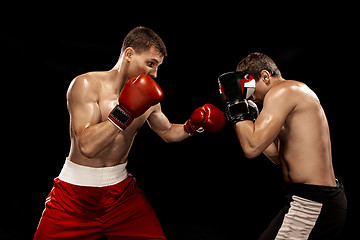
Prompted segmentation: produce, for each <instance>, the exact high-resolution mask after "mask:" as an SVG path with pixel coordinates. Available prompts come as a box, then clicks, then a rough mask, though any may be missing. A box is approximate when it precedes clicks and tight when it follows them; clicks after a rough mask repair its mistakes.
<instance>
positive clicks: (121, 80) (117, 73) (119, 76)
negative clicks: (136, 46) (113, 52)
mask: <svg viewBox="0 0 360 240" xmlns="http://www.w3.org/2000/svg"><path fill="white" fill-rule="evenodd" d="M110 72H112V74H113V77H112V80H113V87H114V92H115V93H117V94H119V93H120V91H121V89H122V88H123V86H124V85H125V83H126V81H127V80H128V79H127V76H126V74H125V73H126V70H125V69H124V64H123V58H122V56H120V58H119V60H118V62H117V63H116V64H115V66H114V67H113V68H112V69H111V70H110Z"/></svg>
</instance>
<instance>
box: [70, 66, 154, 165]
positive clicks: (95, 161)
mask: <svg viewBox="0 0 360 240" xmlns="http://www.w3.org/2000/svg"><path fill="white" fill-rule="evenodd" d="M112 77H113V76H112V72H111V71H109V72H91V73H87V74H84V75H82V76H80V77H79V78H76V79H75V80H74V81H73V83H72V84H71V85H70V87H69V93H71V91H76V90H80V91H81V90H82V91H88V93H84V95H85V96H78V97H82V98H86V97H88V96H89V95H90V97H89V100H88V101H89V103H87V104H88V105H89V106H91V109H92V112H91V113H88V112H84V114H90V115H91V116H90V117H89V118H91V119H90V120H89V121H90V124H88V125H87V126H86V127H91V126H93V125H96V124H99V123H101V124H111V123H110V122H109V121H108V120H107V117H108V115H109V113H110V111H111V110H112V109H113V108H114V107H115V106H116V105H117V104H118V97H119V91H116V90H114V85H113V81H111V78H112ZM121 87H122V86H121ZM74 88H76V89H74ZM69 93H68V107H69V112H70V139H71V147H70V153H69V156H68V159H69V160H70V161H72V162H74V163H78V164H81V165H85V166H91V167H105V166H114V165H116V164H119V163H124V162H126V161H127V156H128V153H129V151H130V148H131V146H132V143H133V141H134V137H135V135H136V133H137V132H138V130H139V129H140V128H141V126H142V125H143V124H144V123H145V121H146V120H147V118H148V117H149V115H150V114H151V112H152V111H153V109H154V108H155V107H150V108H149V109H148V110H147V111H146V112H145V113H144V114H143V115H141V116H140V117H138V118H136V119H135V120H134V121H133V123H132V124H131V125H130V126H129V127H128V128H126V129H125V130H124V131H120V132H118V133H117V135H116V137H115V139H114V140H113V141H112V142H111V143H110V144H108V145H107V146H106V147H105V148H104V149H102V150H101V151H100V152H99V153H98V154H97V155H96V156H95V157H92V158H88V157H86V156H84V154H82V152H81V150H80V148H79V144H78V135H80V133H79V132H78V133H77V132H76V127H74V124H78V125H79V123H76V122H75V121H78V118H77V119H74V118H73V117H72V116H73V115H75V114H81V111H82V110H81V109H76V108H84V109H86V108H87V107H86V104H83V105H85V106H84V107H83V106H81V105H79V104H76V103H73V102H72V101H74V100H71V99H70V100H69ZM76 111H80V113H76ZM84 111H85V110H84ZM80 124H81V123H80ZM109 127H111V126H109ZM78 128H79V127H78ZM78 131H79V130H78Z"/></svg>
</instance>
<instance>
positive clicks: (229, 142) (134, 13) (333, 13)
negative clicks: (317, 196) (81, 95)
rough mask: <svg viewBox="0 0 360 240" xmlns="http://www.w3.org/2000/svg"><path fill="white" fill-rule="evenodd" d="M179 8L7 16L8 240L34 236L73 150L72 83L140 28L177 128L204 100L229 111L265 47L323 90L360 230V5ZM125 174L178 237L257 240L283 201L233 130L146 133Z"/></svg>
mask: <svg viewBox="0 0 360 240" xmlns="http://www.w3.org/2000/svg"><path fill="white" fill-rule="evenodd" d="M178 4H179V3H174V4H173V5H172V6H164V5H156V4H155V3H148V5H144V6H143V5H142V4H140V3H139V6H138V5H137V4H133V5H131V4H130V5H129V6H125V5H121V6H120V5H119V6H112V5H110V3H109V4H108V5H105V4H103V5H101V6H99V5H92V6H89V5H86V6H84V5H78V6H80V7H76V8H75V7H74V6H65V5H56V4H52V5H51V6H50V5H47V6H40V5H39V6H34V5H31V6H30V5H29V6H24V5H21V6H13V7H12V8H11V13H13V14H8V16H9V17H7V18H3V19H2V25H3V30H2V35H1V47H2V52H3V54H2V62H3V63H4V64H3V69H2V77H1V79H2V82H1V83H2V86H3V87H2V90H3V91H2V93H3V99H4V101H3V104H2V116H3V117H2V120H1V122H2V127H3V131H2V133H3V134H2V136H3V137H4V139H5V142H6V143H5V144H3V146H2V151H3V157H2V163H1V176H2V179H1V184H2V189H1V208H2V212H3V214H2V216H3V220H2V224H1V225H0V230H1V231H0V238H1V239H31V238H32V236H33V234H34V232H35V230H36V227H37V224H38V221H39V219H40V216H41V213H42V210H43V208H44V203H45V199H46V196H47V194H48V193H49V191H50V190H51V187H52V180H53V178H55V177H56V176H57V175H58V174H59V172H60V170H61V168H62V165H63V163H64V159H65V157H66V156H67V154H68V151H69V143H70V142H69V135H68V124H69V115H68V112H67V108H66V97H65V95H66V91H67V88H68V86H69V83H70V82H71V80H72V79H73V78H74V77H76V76H77V75H79V74H82V73H85V72H88V71H95V70H109V69H111V68H112V67H113V66H114V65H115V63H116V61H117V60H118V57H119V54H120V48H121V44H122V40H123V38H124V37H125V35H126V34H127V33H128V32H129V31H130V30H131V29H132V28H134V27H136V26H139V25H143V26H146V27H149V28H151V29H153V30H154V31H155V32H156V33H157V34H158V35H159V36H160V37H162V39H163V40H164V42H165V44H166V46H167V50H168V55H169V56H168V57H167V58H165V60H164V63H163V64H162V65H161V66H160V68H159V72H158V78H157V82H158V84H159V85H160V87H161V88H162V90H163V91H164V94H165V98H164V100H163V101H162V110H163V112H164V113H165V115H167V117H168V118H169V120H170V121H171V122H173V123H184V122H185V121H186V120H187V119H188V117H189V116H190V114H191V113H192V111H193V110H194V109H196V108H197V107H199V106H202V105H203V104H205V103H207V102H209V103H213V104H214V105H216V106H218V107H219V108H223V106H222V103H221V99H220V97H219V94H218V87H217V77H218V76H219V75H220V74H222V73H223V72H227V71H231V70H234V69H235V67H236V65H237V63H238V62H239V60H241V59H242V58H243V57H245V56H246V55H247V54H249V53H251V52H254V51H261V52H264V53H266V54H268V55H269V56H270V57H271V58H273V60H274V61H275V62H276V63H277V65H278V67H279V68H280V70H281V72H282V75H283V77H284V78H285V79H294V80H298V81H302V82H305V83H306V84H307V85H308V86H309V87H310V88H312V89H313V90H314V91H315V92H316V94H317V95H318V97H319V98H320V100H321V103H322V106H323V108H324V110H325V113H326V114H327V117H328V121H329V125H330V132H331V138H332V146H333V149H332V150H333V162H334V168H335V172H336V175H337V176H338V177H340V178H341V179H342V180H343V182H344V185H345V188H346V193H347V197H348V204H349V206H348V207H349V211H348V215H349V217H348V222H347V225H346V229H345V232H344V239H347V238H346V236H350V235H351V234H353V232H355V224H356V221H355V220H354V219H356V216H357V215H358V213H359V212H358V210H359V209H358V207H357V206H356V205H357V204H358V199H356V198H357V196H356V194H357V192H356V190H357V185H358V177H357V174H358V170H357V166H358V164H357V162H358V159H359V158H358V157H357V156H356V154H357V151H356V150H357V146H358V140H357V135H358V124H357V122H358V120H357V118H358V117H357V115H356V114H357V113H358V111H357V109H358V107H357V94H358V87H357V86H358V84H357V82H358V79H359V77H358V74H357V71H358V68H357V65H358V63H359V60H358V50H359V49H358V44H356V40H355V37H357V34H358V33H357V27H356V24H355V21H354V15H352V13H351V9H352V7H351V6H347V5H345V4H344V5H341V6H320V7H317V8H315V7H314V6H311V5H309V6H298V5H296V4H294V5H291V6H290V5H289V6H274V5H267V6H264V5H255V6H245V5H240V6H237V5H236V6H235V5H232V4H231V5H230V4H229V5H222V6H204V5H199V6H197V7H195V6H192V5H191V4H187V5H183V6H180V5H178ZM89 7H90V9H89ZM304 124H306V122H304ZM128 171H129V172H131V173H132V174H133V175H134V176H135V177H136V179H137V182H138V184H139V186H140V187H141V188H143V190H144V191H145V194H146V196H147V197H148V200H149V201H150V203H151V204H152V206H153V207H154V209H155V211H156V213H157V215H158V217H159V219H160V222H161V224H162V225H163V229H164V232H165V234H166V235H167V237H168V239H169V240H171V239H205V240H207V239H244V238H245V237H244V236H246V239H257V237H258V236H259V234H261V232H262V231H263V230H264V229H265V227H266V226H267V225H268V223H269V222H270V220H271V219H272V218H273V217H274V216H275V214H276V213H277V211H278V210H279V208H280V206H281V204H282V202H281V200H282V198H281V187H282V180H281V172H280V170H279V169H278V168H277V167H276V166H274V165H272V163H271V162H270V161H269V160H267V159H266V158H265V157H264V156H259V157H257V158H255V159H250V160H249V159H246V158H244V156H243V155H242V152H241V148H240V145H239V144H238V142H237V139H236V137H235V133H234V131H233V128H232V126H230V124H228V125H227V126H226V127H225V129H224V130H223V131H221V132H220V133H217V134H209V133H203V134H200V135H197V136H194V137H191V138H189V139H186V140H185V141H183V142H179V143H171V144H168V143H165V142H163V141H162V140H161V139H160V138H159V137H158V136H157V135H156V134H155V133H153V132H152V131H151V130H150V129H149V127H148V126H147V125H146V124H145V125H144V126H143V128H142V129H141V130H140V131H139V133H138V135H137V137H136V139H135V142H134V145H133V147H132V150H131V152H130V155H129V164H128Z"/></svg>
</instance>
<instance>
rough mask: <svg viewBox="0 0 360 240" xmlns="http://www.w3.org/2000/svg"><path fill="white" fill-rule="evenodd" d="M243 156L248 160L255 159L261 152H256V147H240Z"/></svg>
mask: <svg viewBox="0 0 360 240" xmlns="http://www.w3.org/2000/svg"><path fill="white" fill-rule="evenodd" d="M242 149H243V153H244V156H245V157H246V158H248V159H252V158H256V157H257V156H259V155H260V154H261V152H262V151H260V150H258V148H256V147H251V146H246V147H244V146H243V147H242Z"/></svg>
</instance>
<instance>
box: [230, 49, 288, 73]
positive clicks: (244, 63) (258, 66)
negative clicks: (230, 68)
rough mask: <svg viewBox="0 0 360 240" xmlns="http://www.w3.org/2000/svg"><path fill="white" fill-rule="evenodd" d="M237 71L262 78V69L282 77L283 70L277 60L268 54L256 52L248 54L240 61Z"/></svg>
mask: <svg viewBox="0 0 360 240" xmlns="http://www.w3.org/2000/svg"><path fill="white" fill-rule="evenodd" d="M236 70H237V71H242V72H246V73H248V74H250V75H251V76H253V77H254V78H255V79H256V80H259V79H260V75H261V71H262V70H266V71H268V72H269V73H270V74H271V76H275V77H281V72H280V70H279V68H278V67H277V66H276V64H275V62H274V61H273V60H272V59H271V58H270V57H269V56H268V55H266V54H264V53H260V52H255V53H250V54H249V55H247V56H246V57H245V58H244V59H243V60H241V61H240V62H239V64H238V65H237V67H236Z"/></svg>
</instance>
